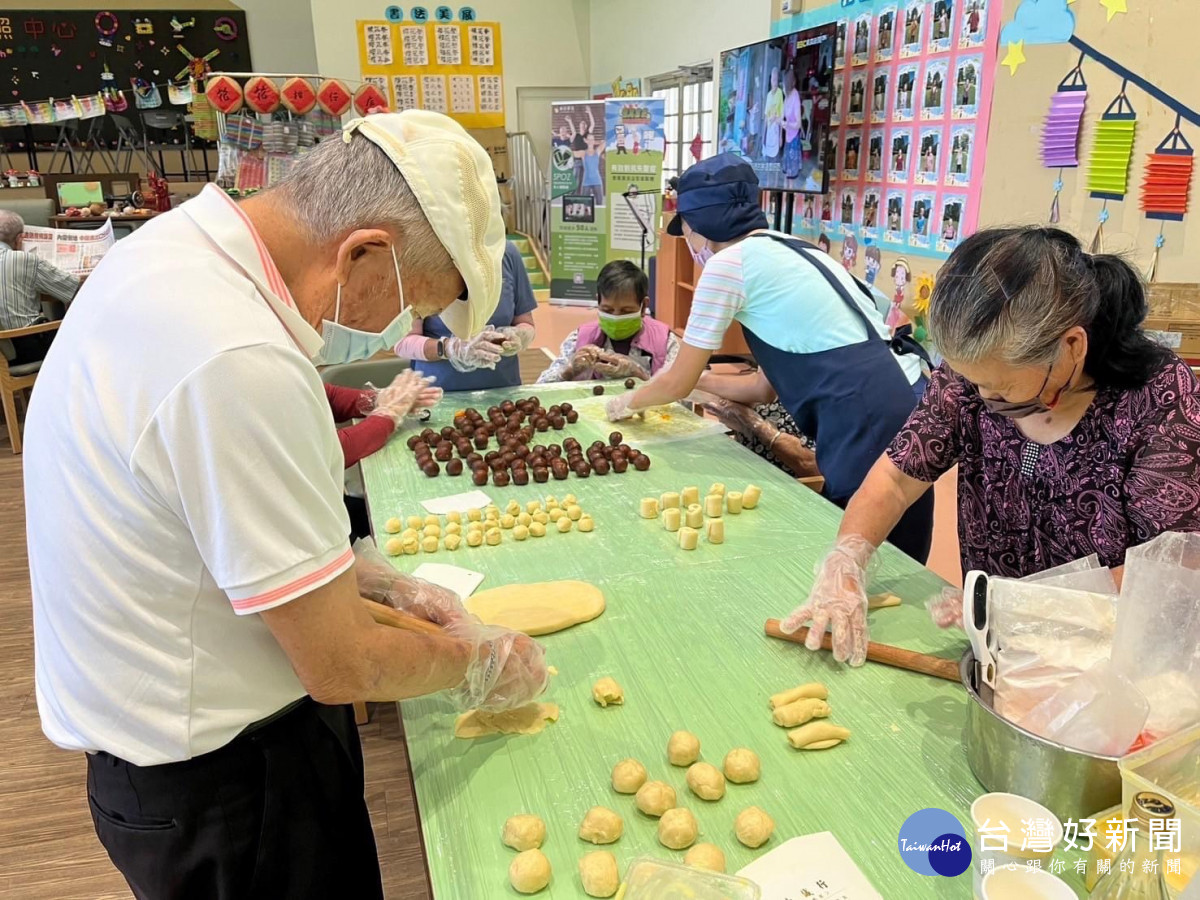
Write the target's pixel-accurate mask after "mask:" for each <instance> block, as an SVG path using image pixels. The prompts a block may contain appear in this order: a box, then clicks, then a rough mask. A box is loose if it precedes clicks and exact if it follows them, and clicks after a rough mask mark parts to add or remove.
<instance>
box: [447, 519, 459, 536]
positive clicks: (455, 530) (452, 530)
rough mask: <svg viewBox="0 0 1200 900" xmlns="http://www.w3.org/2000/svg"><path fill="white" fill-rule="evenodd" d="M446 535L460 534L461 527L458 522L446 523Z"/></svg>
mask: <svg viewBox="0 0 1200 900" xmlns="http://www.w3.org/2000/svg"><path fill="white" fill-rule="evenodd" d="M446 534H462V525H460V524H459V523H458V522H447V523H446Z"/></svg>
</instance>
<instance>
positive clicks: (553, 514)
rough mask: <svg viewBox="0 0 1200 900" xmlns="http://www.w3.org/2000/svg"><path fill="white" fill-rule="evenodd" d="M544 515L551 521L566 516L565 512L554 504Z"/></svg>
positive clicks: (556, 520)
mask: <svg viewBox="0 0 1200 900" xmlns="http://www.w3.org/2000/svg"><path fill="white" fill-rule="evenodd" d="M546 515H547V516H548V517H549V518H550V521H551V522H558V521H559V520H561V519H564V518H566V515H567V514H566V513H565V512H563V511H562V510H561V509H559V508H558V507H557V506H555V507H554V508H552V509H551V510H550V512H548V513H546Z"/></svg>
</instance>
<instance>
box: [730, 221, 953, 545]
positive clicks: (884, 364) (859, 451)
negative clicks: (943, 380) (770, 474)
mask: <svg viewBox="0 0 1200 900" xmlns="http://www.w3.org/2000/svg"><path fill="white" fill-rule="evenodd" d="M761 236H762V237H768V238H771V239H772V240H775V241H778V242H779V243H781V244H783V245H784V246H786V247H790V248H791V249H792V250H794V251H795V252H796V255H797V256H799V257H800V258H801V259H802V260H804V261H805V262H806V263H807V264H808V265H811V266H814V267H815V268H816V269H817V271H819V272H820V273H821V275H822V276H824V278H825V280H826V281H827V282H828V283H829V286H830V288H832V289H833V292H834V293H835V294H836V295H837V296H838V297H839V298H840V299H841V300H842V302H844V303H845V304H846V306H847V307H848V308H849V309H850V310H851V311H852V312H853V313H854V315H855V317H856V318H858V320H859V321H860V322H862V325H863V328H864V329H865V331H866V340H864V341H863V342H861V343H858V344H849V345H847V346H845V347H837V348H834V349H832V350H821V351H818V352H815V353H792V352H790V351H787V350H780V349H779V348H778V347H774V346H772V345H771V344H769V343H767V342H766V341H764V340H763V339H762V338H760V337H759V336H758V335H756V334H755V333H754V332H753V331H751V330H750V329H749V328H747V327H746V326H745V324H743V325H742V331H743V332H744V333H745V335H746V342H747V344H749V346H750V350H751V352H752V353H753V354H754V358H755V359H756V360H757V361H758V363H759V365H760V366H762V371H763V374H764V375H766V377H767V380H768V381H769V382H770V383H771V386H772V387H773V388H774V389H775V393H777V394H778V395H779V402H780V403H781V404H782V405H783V407H784V408H785V409H786V410H787V411H788V413H790V414H791V416H792V418H793V419H795V421H796V425H797V426H798V427H799V429H800V430H801V431H802V432H803V433H804V434H805V435H807V436H808V437H810V438H812V439H813V440H814V441H816V444H817V450H816V455H817V467H818V468H819V469H820V470H821V474H822V475H823V476H824V478H825V490H824V496H825V497H826V498H827V499H828V500H830V501H831V502H833V503H835V504H837V505H838V506H840V507H843V508H845V506H846V504H847V503H848V502H849V501H850V498H851V497H852V496H853V495H854V492H855V491H857V490H858V488H859V486H860V485H861V484H862V482H863V479H864V478H866V476H867V472H868V471H869V470H870V468H871V466H873V465H874V464H875V462H876V461H877V460H878V459H879V457H880V456H882V455H883V453H884V451H885V450H886V449H887V447H888V445H889V444H890V443H891V442H892V439H893V438H895V436H896V435H897V434H898V433H899V432H900V429H901V428H902V427H903V426H904V423H905V422H906V421H907V420H908V416H909V414H910V413H912V411H913V409H914V408H915V407H916V404H917V397H918V396H919V394H920V392H921V389H922V388H923V387H924V377H922V379H921V381H919V382H918V385H917V386H916V387H914V386H912V385H910V384H909V383H908V378H907V377H906V376H905V374H904V371H903V369H901V368H900V364H899V363H898V362H897V361H896V353H900V354H904V353H918V354H919V355H921V356H922V357H924V355H925V354H924V348H922V347H920V345H919V344H917V342H916V341H915V340H913V339H912V338H911V337H908V338H907V339H906V338H905V337H904V336H901V337H900V339H899V340H898V341H888V340H885V339H884V338H883V337H881V336H880V335H879V333H878V332H877V331H876V330H875V328H874V327H873V326H872V325H871V323H870V321H868V319H867V317H866V315H865V314H864V313H863V311H862V309H861V308H859V306H858V304H857V303H855V302H854V299H853V298H852V297H851V296H850V293H849V291H847V289H846V287H845V286H844V285H843V284H842V283H841V282H840V281H839V280H838V279H837V278H836V277H834V275H833V273H832V272H830V271H828V270H827V269H826V268H825V267H824V266H822V265H821V264H820V263H818V262H816V261H814V260H812V259H809V257H808V256H807V254H806V253H805V252H804V251H805V250H806V249H807V250H812V251H813V252H817V253H819V252H821V251H820V250H819V249H818V248H817V247H815V246H813V245H812V244H809V243H807V242H806V241H801V240H796V239H790V240H789V239H786V238H782V237H778V236H776V235H773V234H768V235H761ZM855 281H856V282H857V279H855ZM859 287H860V288H861V289H862V290H863V292H864V293H865V294H866V296H867V298H868V299H869V300H870V301H871V303H872V305H873V304H874V300H873V299H872V298H871V293H870V291H869V289H867V288H866V287H865V286H863V285H862V284H861V283H859ZM893 347H894V348H895V353H894V352H893ZM932 533H933V492H932V491H927V492H926V493H925V495H924V496H923V497H922V498H921V499H920V500H918V501H917V502H916V503H914V504H913V505H912V506H911V507H910V508H909V510H908V512H906V513H905V515H904V518H903V519H901V520H900V523H899V524H898V525H897V526H896V529H895V530H894V531H893V532H892V533H891V535H889V537H888V540H889V541H890V542H891V543H892V544H894V545H895V546H896V547H898V548H899V549H901V550H903V551H904V552H905V553H907V554H908V555H909V556H911V557H912V558H913V559H915V560H917V561H918V562H920V563H922V564H923V563H924V562H925V560H926V559H927V558H928V557H929V545H930V540H931V536H932Z"/></svg>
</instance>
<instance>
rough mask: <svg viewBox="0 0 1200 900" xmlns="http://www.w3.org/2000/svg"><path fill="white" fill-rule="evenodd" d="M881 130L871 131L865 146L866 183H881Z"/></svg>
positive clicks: (882, 153) (882, 152)
mask: <svg viewBox="0 0 1200 900" xmlns="http://www.w3.org/2000/svg"><path fill="white" fill-rule="evenodd" d="M883 140H884V138H883V129H882V128H873V129H871V137H870V139H869V141H868V144H867V181H871V182H875V183H878V182H881V181H883V160H884V151H883Z"/></svg>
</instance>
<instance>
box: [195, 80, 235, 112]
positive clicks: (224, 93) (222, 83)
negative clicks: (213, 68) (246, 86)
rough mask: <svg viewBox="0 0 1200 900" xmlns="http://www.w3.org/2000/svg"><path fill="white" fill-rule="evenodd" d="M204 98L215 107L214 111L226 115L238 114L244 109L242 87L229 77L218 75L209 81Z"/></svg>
mask: <svg viewBox="0 0 1200 900" xmlns="http://www.w3.org/2000/svg"><path fill="white" fill-rule="evenodd" d="M204 96H206V97H207V98H208V102H209V103H211V104H212V105H213V108H214V109H216V110H217V111H219V112H222V113H224V114H225V115H229V114H230V113H232V112H237V111H238V110H239V109H241V108H242V99H243V98H242V86H241V85H240V84H238V83H237V82H236V81H234V80H233V79H232V78H230V77H229V76H228V75H217V76H216V77H215V78H210V79H208V85H207V86H206V87H205V89H204Z"/></svg>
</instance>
